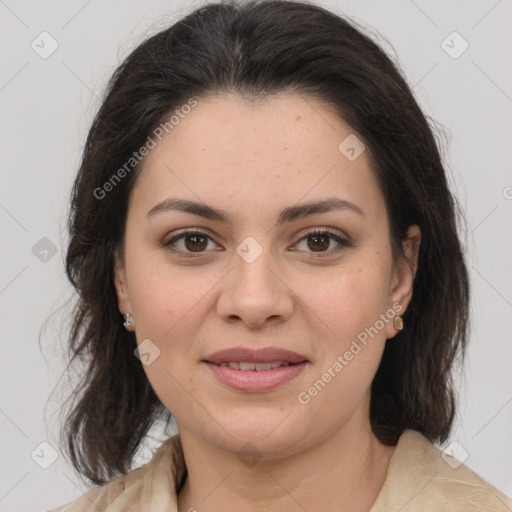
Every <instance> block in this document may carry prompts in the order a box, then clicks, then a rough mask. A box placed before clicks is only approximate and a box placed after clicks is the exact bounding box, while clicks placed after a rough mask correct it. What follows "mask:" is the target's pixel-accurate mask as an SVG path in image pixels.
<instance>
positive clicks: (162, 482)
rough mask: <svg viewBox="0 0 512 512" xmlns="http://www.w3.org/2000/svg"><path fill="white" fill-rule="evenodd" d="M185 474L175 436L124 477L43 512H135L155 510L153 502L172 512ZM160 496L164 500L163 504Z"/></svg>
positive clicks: (181, 455)
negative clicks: (148, 459)
mask: <svg viewBox="0 0 512 512" xmlns="http://www.w3.org/2000/svg"><path fill="white" fill-rule="evenodd" d="M184 471H185V465H184V459H183V452H182V449H181V443H180V439H179V436H178V435H176V436H172V437H170V438H169V439H167V440H166V441H165V442H164V443H163V444H162V445H161V446H160V447H159V448H158V450H157V451H156V452H155V453H154V454H153V457H152V458H151V460H150V461H149V462H147V463H146V464H144V465H143V466H142V467H140V468H137V469H135V470H133V471H130V472H129V473H126V474H125V475H121V476H119V477H118V478H116V479H114V480H112V481H111V482H108V483H107V484H105V485H101V486H99V487H94V488H92V489H89V490H88V491H87V492H85V493H84V494H82V496H80V497H79V498H77V499H76V500H74V501H72V502H70V503H67V504H66V505H63V506H60V507H57V508H53V509H51V510H48V511H47V512H110V511H112V512H114V511H115V512H136V511H137V512H138V511H139V510H146V509H147V510H155V509H156V507H154V506H153V505H155V504H156V502H155V501H154V500H158V505H164V508H165V510H169V511H171V510H173V508H172V507H173V505H174V500H175V498H176V488H177V486H179V483H180V481H181V479H182V477H183V474H184ZM162 496H164V497H165V502H166V503H165V504H164V503H163V500H162V498H161V497H162Z"/></svg>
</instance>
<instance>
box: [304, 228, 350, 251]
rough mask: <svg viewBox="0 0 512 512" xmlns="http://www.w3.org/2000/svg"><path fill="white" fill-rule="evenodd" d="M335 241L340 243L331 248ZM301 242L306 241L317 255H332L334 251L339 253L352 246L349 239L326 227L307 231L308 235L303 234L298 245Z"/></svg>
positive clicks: (308, 246)
mask: <svg viewBox="0 0 512 512" xmlns="http://www.w3.org/2000/svg"><path fill="white" fill-rule="evenodd" d="M333 241H334V242H335V243H336V244H338V246H337V247H335V248H334V249H329V247H330V246H331V242H333ZM301 242H305V243H306V246H307V248H308V249H310V250H311V252H312V253H313V254H314V255H315V257H316V256H320V257H323V256H331V255H332V254H333V253H337V252H339V251H341V250H343V249H344V248H346V247H350V246H351V243H350V242H349V240H348V239H346V238H344V237H342V236H341V235H340V234H338V233H337V232H334V231H331V230H330V229H326V228H323V229H318V228H314V229H312V230H310V231H308V232H306V235H305V236H303V237H302V238H301V239H300V240H299V242H297V244H296V245H300V243H301ZM328 249H329V250H328Z"/></svg>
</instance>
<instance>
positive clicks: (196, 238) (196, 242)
mask: <svg viewBox="0 0 512 512" xmlns="http://www.w3.org/2000/svg"><path fill="white" fill-rule="evenodd" d="M190 240H193V242H192V247H193V248H195V249H205V247H203V245H204V241H205V237H204V236H201V235H189V236H187V237H186V238H185V245H186V246H187V249H189V250H190V247H189V244H188V243H187V242H188V241H190ZM201 240H202V241H201Z"/></svg>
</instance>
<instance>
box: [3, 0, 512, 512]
mask: <svg viewBox="0 0 512 512" xmlns="http://www.w3.org/2000/svg"><path fill="white" fill-rule="evenodd" d="M318 4H319V5H323V6H325V7H329V8H332V9H333V10H335V11H337V12H338V13H346V14H349V15H350V16H353V17H354V18H355V19H356V20H358V21H359V22H360V23H362V24H363V25H365V26H368V30H371V31H377V32H378V33H381V34H382V36H383V37H382V38H381V37H380V36H376V37H378V39H379V41H380V42H381V44H383V45H384V47H385V48H386V49H388V50H389V51H392V52H394V53H395V54H396V57H397V58H398V60H399V62H400V63H401V66H402V68H403V69H404V71H405V73H406V76H407V78H408V80H409V83H410V84H411V86H412V87H413V90H414V93H415V94H416V96H417V98H418V101H419V102H420V104H421V106H422V107H423V108H424V110H425V111H426V112H427V113H428V114H429V115H430V116H431V117H433V118H434V119H435V120H436V121H437V122H438V123H439V129H440V130H441V132H442V133H443V134H444V137H445V139H444V141H443V142H442V149H443V152H444V153H445V155H446V164H447V166H448V169H449V172H450V182H451V184H452V187H453V189H454V190H455V191H456V195H457V197H458V199H459V201H460V204H461V206H462V208H463V210H464V211H465V213H466V217H467V226H468V229H467V240H466V242H465V247H466V251H467V254H468V264H469V268H470V270H471V278H472V284H473V300H472V314H473V327H472V329H473V330H472V337H471V344H470V347H469V352H468V359H467V364H466V367H465V377H464V378H460V379H458V389H459V394H460V412H459V415H458V418H457V428H456V429H455V430H454V431H453V435H452V437H451V440H450V441H456V442H457V443H458V445H455V446H456V448H455V454H456V455H458V456H459V457H461V458H464V457H465V456H466V455H465V452H467V459H465V463H466V464H467V465H468V466H469V467H470V468H472V469H473V470H474V471H476V472H478V473H479V474H480V475H481V476H482V477H483V478H485V479H486V480H488V481H489V482H491V483H492V484H493V485H495V486H496V487H498V488H499V489H501V490H503V491H504V492H506V493H507V494H509V495H512V462H511V460H512V456H511V455H512V436H511V433H512V428H511V427H512V372H510V367H511V358H512V343H511V337H510V332H509V329H510V326H511V325H512V322H511V319H512V314H511V313H512V274H511V272H510V268H509V265H510V263H507V262H509V261H510V252H511V249H512V230H511V220H512V215H511V214H512V173H511V168H510V162H511V149H510V147H511V143H512V140H511V137H510V135H511V124H512V116H511V111H512V99H511V98H512V68H511V66H510V62H512V55H511V54H512V45H511V43H510V27H511V26H512V24H511V22H512V4H511V1H510V0H508V1H507V0H499V1H496V0H482V1H478V2H477V1H462V0H459V1H451V2H446V1H440V0H439V1H430V2H427V1H426V0H415V1H413V0H393V1H387V2H381V1H378V0H372V1H365V2H363V1H348V0H347V1H331V2H327V1H325V2H318ZM198 5H202V3H201V4H200V3H199V2H190V3H189V4H187V5H184V4H180V3H178V2H172V1H167V2H166V1H163V0H151V1H145V2H136V1H134V0H130V1H124V2H122V3H121V2H114V1H102V2H100V1H99V0H89V1H84V0H76V1H66V2H64V1H63V0H53V1H46V2H44V3H43V2H36V1H35V0H31V1H26V2H15V1H14V0H6V1H2V0H0V41H1V46H2V65H1V67H0V118H1V120H2V121H1V125H0V130H1V136H0V141H1V155H2V157H1V166H0V236H1V262H0V322H1V323H0V325H1V332H2V336H1V341H0V343H1V361H2V372H1V386H0V431H1V436H0V453H1V459H0V460H1V470H0V510H3V511H7V510H10V511H29V510H30V511H33V510H45V509H47V508H50V507H55V506H58V505H61V504H64V503H66V502H68V501H70V500H72V499H74V498H76V497H77V496H78V495H79V494H80V492H81V489H85V486H84V485H83V484H82V483H81V482H80V480H79V478H78V477H77V475H75V473H74V472H73V470H72V469H71V467H70V466H69V465H68V463H67V462H66V460H65V459H64V457H63V456H62V454H60V452H59V451H58V442H57V432H58V427H59V425H60V422H61V420H62V417H61V415H60V414H59V409H58V407H59V404H60V402H61V401H62V399H63V398H64V397H65V396H67V392H68V389H69V382H67V380H66V379H65V378H62V379H61V377H62V372H63V369H64V359H63V354H64V348H65V343H66V339H65V327H66V318H69V316H70V311H69V309H66V307H67V304H68V301H69V299H70V297H71V296H72V290H71V288H70V286H69V285H68V284H67V282H66V279H65V276H64V272H63V254H64V250H65V247H66V240H67V237H66V230H65V215H66V211H67V208H68V199H69V192H70V186H71V183H72V179H73V177H74V174H75V172H76V169H77V166H78V162H79V157H80V153H81V151H82V147H83V144H84V141H85V136H86V134H87V128H88V126H89V125H90V122H91V121H92V118H93V115H94V113H95V111H96V109H97V107H98V105H99V97H100V96H101V93H102V91H103V88H104V86H105V84H106V81H107V79H108V78H109V76H110V75H111V73H112V72H113V71H114V69H115V68H116V67H117V65H118V64H119V63H120V61H121V59H122V58H124V57H125V56H126V55H127V53H128V52H129V51H130V50H131V49H133V48H134V46H136V45H137V43H139V42H140V41H141V40H142V39H144V38H145V37H147V36H148V35H150V34H152V33H154V32H155V31H157V30H160V29H162V28H164V27H165V26H166V25H167V24H168V23H171V22H172V21H174V20H176V19H177V18H179V17H180V16H182V15H183V14H184V13H186V12H188V11H189V10H191V8H192V7H193V6H198ZM44 31H46V32H48V33H49V34H50V35H51V38H53V39H54V40H55V41H56V42H57V44H58V48H57V50H56V51H55V52H54V53H52V54H51V55H49V56H47V58H42V57H41V56H40V54H41V53H43V54H44V52H49V50H51V44H52V40H51V39H50V38H49V36H46V35H45V36H40V34H41V33H42V32H44ZM454 31H457V32H458V33H459V34H460V35H461V36H462V38H463V39H461V38H460V37H459V36H457V35H455V36H454V35H450V34H452V33H453V32H454ZM33 41H34V43H33V44H34V46H35V49H33V48H32V47H31V44H32V42H33ZM443 41H445V42H444V43H443ZM464 41H467V44H469V47H468V48H467V50H466V51H464V52H463V53H461V54H460V55H458V54H459V53H460V52H461V50H463V49H464V46H465V43H464ZM390 45H392V47H393V49H394V50H393V49H391V46H390ZM36 50H37V51H36ZM38 52H39V53H38ZM447 52H448V53H447ZM449 53H451V56H450V55H449ZM455 56H456V57H457V58H454V57H455ZM507 63H508V65H507ZM45 237H46V238H47V239H48V240H46V239H44V238H45ZM41 239H43V240H42V241H41ZM52 250H53V251H56V253H55V254H53V253H52ZM45 251H46V252H45ZM442 321H443V318H439V322H442ZM55 386H57V388H56V391H55V393H53V394H51V393H52V390H54V388H55ZM157 437H158V436H157ZM155 439H156V438H155ZM159 439H161V437H160V438H159ZM42 442H47V443H49V445H50V446H48V445H45V444H44V445H40V443H42ZM158 442H159V441H158V440H156V441H154V442H153V443H152V442H151V440H150V441H149V442H148V443H146V445H145V446H144V447H143V448H142V449H141V452H140V454H139V458H138V461H139V462H140V463H142V462H145V461H146V460H147V458H148V457H149V456H150V453H151V450H152V449H153V448H154V447H155V446H157V444H158ZM459 445H460V447H459ZM52 447H53V449H55V450H56V453H55V454H56V455H57V457H58V458H57V459H56V461H55V462H54V463H52V464H51V465H50V466H49V467H48V468H47V469H43V467H41V465H43V466H44V465H47V464H49V463H50V462H52V453H53V452H52ZM462 450H465V452H464V451H462ZM31 454H32V456H31Z"/></svg>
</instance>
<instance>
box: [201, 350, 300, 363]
mask: <svg viewBox="0 0 512 512" xmlns="http://www.w3.org/2000/svg"><path fill="white" fill-rule="evenodd" d="M204 360H205V361H207V362H209V363H214V364H220V363H229V362H232V361H242V362H247V363H271V362H272V361H285V362H286V361H288V362H289V363H300V362H302V361H307V360H308V359H307V358H306V357H304V356H303V355H301V354H297V352H292V351H291V350H284V349H282V348H277V347H267V348H260V349H250V348H244V347H234V348H227V349H224V350H219V351H218V352H215V353H214V354H211V355H209V356H207V357H206V358H205V359H204Z"/></svg>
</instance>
